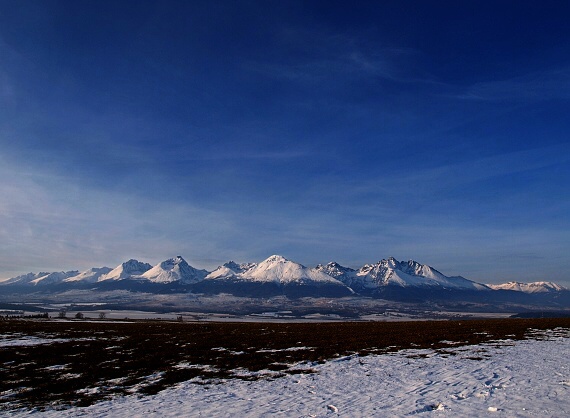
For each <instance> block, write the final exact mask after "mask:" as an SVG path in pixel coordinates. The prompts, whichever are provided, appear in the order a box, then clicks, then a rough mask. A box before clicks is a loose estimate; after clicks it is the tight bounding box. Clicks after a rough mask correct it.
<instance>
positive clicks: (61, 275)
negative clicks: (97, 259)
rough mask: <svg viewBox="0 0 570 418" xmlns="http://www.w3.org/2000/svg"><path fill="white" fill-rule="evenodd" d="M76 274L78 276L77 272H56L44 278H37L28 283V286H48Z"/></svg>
mask: <svg viewBox="0 0 570 418" xmlns="http://www.w3.org/2000/svg"><path fill="white" fill-rule="evenodd" d="M77 274H79V271H77V270H73V271H57V272H54V273H48V274H46V275H45V276H41V277H38V278H37V279H34V280H32V281H31V282H30V284H31V285H34V286H37V285H43V286H45V285H50V284H56V283H61V282H63V281H64V280H65V279H67V278H69V277H73V276H76V275H77Z"/></svg>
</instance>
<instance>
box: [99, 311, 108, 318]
mask: <svg viewBox="0 0 570 418" xmlns="http://www.w3.org/2000/svg"><path fill="white" fill-rule="evenodd" d="M106 317H107V314H106V313H105V312H99V319H105V318H106Z"/></svg>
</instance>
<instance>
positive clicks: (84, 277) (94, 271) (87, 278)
mask: <svg viewBox="0 0 570 418" xmlns="http://www.w3.org/2000/svg"><path fill="white" fill-rule="evenodd" d="M111 270H112V269H111V268H110V267H100V268H97V267H93V268H90V269H89V270H85V271H83V272H81V273H79V274H77V275H75V276H72V277H68V278H67V279H65V280H63V283H73V282H82V283H95V282H97V281H98V280H99V279H100V278H101V277H102V276H104V275H105V274H108V273H109V272H111Z"/></svg>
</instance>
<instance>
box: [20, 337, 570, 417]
mask: <svg viewBox="0 0 570 418" xmlns="http://www.w3.org/2000/svg"><path fill="white" fill-rule="evenodd" d="M481 349H485V350H487V353H488V354H489V356H486V357H484V358H480V359H477V360H474V359H472V358H475V357H477V353H478V350H481ZM456 350H457V353H456V355H455V356H446V355H442V354H439V353H437V352H434V351H430V350H423V351H422V353H423V352H424V351H426V352H430V354H431V355H429V356H412V357H410V355H411V354H417V351H418V350H405V351H401V352H398V353H392V354H384V355H370V356H367V357H359V356H351V357H350V358H347V359H345V361H329V362H326V363H325V364H318V365H316V364H313V365H311V367H312V368H313V369H314V370H315V371H316V373H312V374H297V375H286V376H284V377H280V378H269V379H266V378H262V379H259V380H255V381H243V380H239V379H236V380H226V381H217V382H215V384H196V383H199V382H198V381H197V380H195V379H193V380H191V381H188V382H184V383H181V384H179V385H177V386H175V387H172V388H169V389H167V390H164V391H162V392H160V393H158V394H156V395H153V396H148V397H142V398H141V397H139V395H132V396H125V397H118V398H115V399H112V400H108V401H104V402H100V403H98V404H95V405H92V406H90V407H86V408H77V407H73V408H70V409H67V410H58V411H55V410H48V411H44V412H42V413H41V415H42V416H46V417H62V416H63V417H65V416H67V417H74V416H78V415H81V416H86V417H103V416H114V417H118V418H121V417H132V416H145V417H147V418H150V417H175V416H216V417H235V416H271V415H277V414H279V415H282V416H291V417H301V416H313V417H321V416H326V415H327V414H331V413H334V414H338V416H342V417H354V416H396V417H403V416H409V415H417V414H423V413H428V414H429V413H430V412H433V413H438V414H439V413H443V414H450V415H451V416H485V415H487V414H488V413H490V412H498V413H500V414H501V415H502V416H503V415H504V416H509V417H516V416H541V417H562V416H570V387H569V386H567V382H568V381H570V378H569V376H570V364H569V363H568V358H570V338H567V335H566V337H563V336H550V337H549V338H548V339H547V340H523V341H517V342H516V343H515V344H514V345H509V346H500V345H497V344H483V345H478V346H467V347H461V350H460V349H456ZM236 372H237V373H238V374H239V371H236ZM244 372H245V371H244ZM261 372H269V371H261ZM261 372H259V375H260V376H261V377H263V373H261ZM269 377H271V375H269ZM149 378H152V377H149ZM155 378H159V376H156V377H155ZM28 414H29V411H27V410H18V411H12V412H11V416H25V415H26V416H27V415H28Z"/></svg>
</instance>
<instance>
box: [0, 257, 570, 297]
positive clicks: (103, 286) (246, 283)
mask: <svg viewBox="0 0 570 418" xmlns="http://www.w3.org/2000/svg"><path fill="white" fill-rule="evenodd" d="M173 284H178V285H180V286H176V285H174V286H173ZM163 285H164V286H166V285H168V287H162V286H163ZM0 286H14V291H16V292H29V291H33V290H32V289H37V290H39V291H41V292H50V291H53V292H61V291H66V290H69V289H90V290H95V291H110V290H129V291H132V292H151V293H152V292H163V291H168V292H193V293H195V294H201V293H203V294H222V293H229V294H233V295H236V296H247V297H272V296H281V295H283V296H287V297H293V298H299V297H316V298H318V297H341V296H350V295H360V296H365V297H374V298H382V299H389V300H398V301H406V302H414V301H438V302H439V303H448V302H450V301H469V302H476V303H536V304H541V303H543V301H546V300H552V301H553V302H552V303H555V304H556V306H565V304H566V305H568V304H570V291H568V290H567V289H565V288H564V287H562V286H560V285H558V284H556V283H552V282H535V283H519V282H509V283H504V284H499V285H484V284H480V283H477V282H473V281H471V280H468V279H466V278H464V277H461V276H452V277H450V276H446V275H444V274H442V273H441V272H439V271H437V270H436V269H434V268H433V267H430V266H428V265H426V264H420V263H418V262H416V261H413V260H409V261H405V262H404V261H402V262H400V261H398V260H396V259H395V258H393V257H390V258H387V259H383V260H380V261H379V262H377V263H374V264H366V265H364V266H362V267H361V268H359V269H357V270H356V269H352V268H349V267H344V266H341V265H340V264H338V263H334V262H331V263H328V264H326V265H322V264H319V265H318V266H316V267H315V268H308V267H305V266H303V265H302V264H299V263H296V262H294V261H291V260H288V259H286V258H284V257H282V256H280V255H273V256H271V257H269V258H267V259H266V260H263V261H261V262H260V263H242V264H238V263H235V262H233V261H230V262H227V263H225V264H223V265H221V266H219V267H218V268H216V269H215V270H214V271H212V272H210V273H208V272H207V271H206V270H200V269H196V268H194V267H192V266H191V265H189V264H188V263H187V262H186V261H185V260H184V259H183V258H182V257H181V256H177V257H174V258H171V259H168V260H165V261H163V262H161V263H159V264H157V265H156V266H154V267H153V266H151V265H150V264H148V263H143V262H140V261H137V260H133V259H131V260H129V261H126V262H124V263H122V264H120V265H119V266H117V267H116V268H114V269H110V268H109V267H100V268H92V269H89V270H86V271H83V272H81V273H80V272H78V271H76V270H74V271H61V272H53V273H49V272H42V273H28V274H24V275H21V276H18V277H14V278H11V279H7V280H4V281H0ZM28 289H30V290H28Z"/></svg>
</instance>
